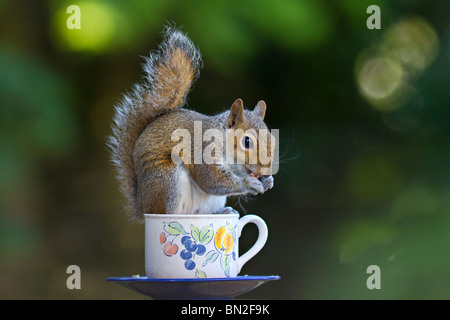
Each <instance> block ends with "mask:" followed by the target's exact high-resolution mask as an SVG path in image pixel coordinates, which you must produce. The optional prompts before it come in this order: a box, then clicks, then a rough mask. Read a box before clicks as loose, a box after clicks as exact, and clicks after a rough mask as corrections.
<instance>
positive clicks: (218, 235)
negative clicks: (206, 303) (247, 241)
mask: <svg viewBox="0 0 450 320" xmlns="http://www.w3.org/2000/svg"><path fill="white" fill-rule="evenodd" d="M236 227H237V225H235V226H232V225H231V223H229V222H226V226H221V227H220V228H219V229H217V231H216V232H214V229H213V225H212V224H210V225H207V226H203V227H202V228H199V227H197V226H195V225H191V230H190V232H187V231H186V230H185V228H184V227H183V226H182V225H181V224H180V223H178V222H176V221H171V222H169V223H164V231H163V232H161V234H160V235H159V242H160V243H161V245H162V250H163V252H164V254H165V255H166V256H169V257H171V256H176V255H177V253H179V256H180V258H181V259H183V260H184V261H185V262H184V267H185V268H186V269H187V270H195V271H194V274H195V277H196V278H207V276H206V273H205V272H204V271H203V270H202V269H200V267H205V266H206V265H207V264H209V263H220V266H221V267H222V269H223V271H224V274H225V276H226V277H230V265H231V259H233V260H234V261H236V258H237V257H236V252H235V250H234V248H235V245H236ZM179 236H181V245H182V246H183V247H182V248H179V247H178V245H177V244H176V243H174V241H175V239H177V238H178V237H179ZM212 240H214V241H213V243H214V248H213V249H212V250H209V251H208V252H207V253H206V251H207V245H208V244H209V243H210V242H211V241H212ZM210 247H211V246H210ZM216 261H218V262H216Z"/></svg>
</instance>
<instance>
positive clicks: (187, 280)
mask: <svg viewBox="0 0 450 320" xmlns="http://www.w3.org/2000/svg"><path fill="white" fill-rule="evenodd" d="M279 279H280V276H237V277H231V278H200V279H197V278H186V279H152V278H147V277H109V278H106V279H105V280H106V281H128V282H130V281H133V282H139V281H143V282H207V281H246V280H250V281H255V280H263V281H265V280H279Z"/></svg>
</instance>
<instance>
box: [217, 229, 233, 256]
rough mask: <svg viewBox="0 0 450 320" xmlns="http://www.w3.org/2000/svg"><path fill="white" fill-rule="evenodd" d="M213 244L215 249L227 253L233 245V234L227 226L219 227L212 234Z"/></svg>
mask: <svg viewBox="0 0 450 320" xmlns="http://www.w3.org/2000/svg"><path fill="white" fill-rule="evenodd" d="M214 244H215V245H216V248H217V250H219V251H220V252H223V253H224V254H229V253H230V252H231V250H233V246H234V240H233V234H232V233H231V232H230V231H229V230H228V229H227V227H221V228H219V229H218V230H217V231H216V234H215V235H214Z"/></svg>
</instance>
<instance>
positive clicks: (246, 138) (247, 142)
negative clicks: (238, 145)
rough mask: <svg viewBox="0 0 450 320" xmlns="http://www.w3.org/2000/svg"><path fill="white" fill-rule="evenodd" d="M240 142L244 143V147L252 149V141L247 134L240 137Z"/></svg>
mask: <svg viewBox="0 0 450 320" xmlns="http://www.w3.org/2000/svg"><path fill="white" fill-rule="evenodd" d="M242 142H243V143H242V144H243V145H244V148H245V149H247V150H248V149H253V141H252V139H251V138H250V137H249V136H244V137H243V138H242Z"/></svg>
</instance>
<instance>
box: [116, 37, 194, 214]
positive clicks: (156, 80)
mask: <svg viewBox="0 0 450 320" xmlns="http://www.w3.org/2000/svg"><path fill="white" fill-rule="evenodd" d="M201 65H202V60H201V55H200V52H199V51H198V50H197V49H196V48H195V46H194V45H193V43H192V42H191V40H190V39H189V38H188V37H187V36H186V35H185V34H183V33H182V32H181V31H179V30H174V29H172V28H166V29H165V31H164V41H163V42H162V43H161V45H160V46H159V50H158V51H156V52H153V53H151V54H150V55H149V56H148V57H147V58H145V63H144V71H145V77H144V79H143V81H142V83H139V84H136V85H135V86H134V88H133V91H132V92H131V93H129V94H126V95H125V96H124V97H123V99H122V101H121V102H120V103H119V104H118V105H116V106H115V115H114V119H113V125H112V130H113V132H112V135H111V136H110V137H109V139H108V147H109V149H110V152H111V158H112V161H113V163H114V165H115V166H116V169H117V172H118V179H119V182H120V188H121V191H122V193H123V194H124V196H125V198H126V202H127V209H128V211H129V212H130V213H133V215H134V216H136V214H137V213H136V173H135V168H134V162H133V149H134V145H135V143H136V141H137V139H138V137H139V135H140V134H141V133H142V131H143V130H144V129H145V128H146V127H147V125H148V124H149V123H150V122H152V120H154V119H155V118H156V117H158V116H159V115H161V114H163V113H165V112H167V111H169V110H170V109H173V108H177V107H181V106H183V105H184V103H185V101H186V96H187V94H188V92H189V90H190V88H191V86H192V84H193V83H194V81H195V80H196V78H197V77H198V76H199V73H200V68H201Z"/></svg>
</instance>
